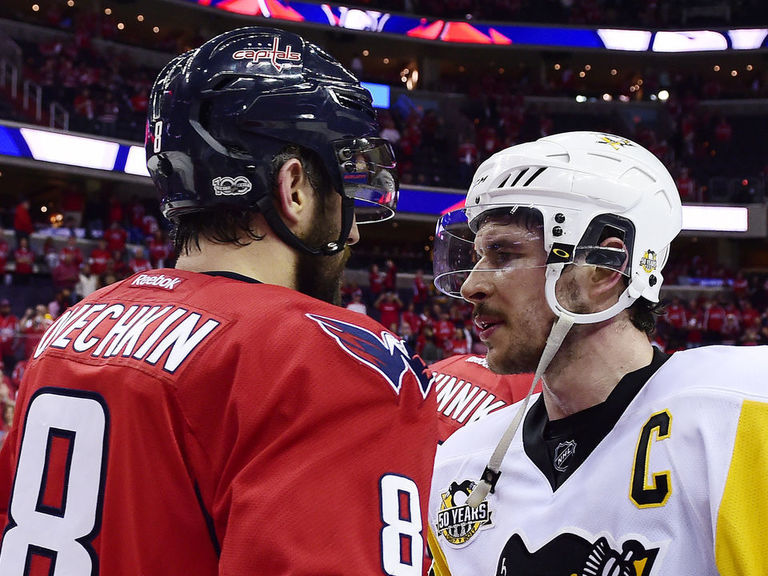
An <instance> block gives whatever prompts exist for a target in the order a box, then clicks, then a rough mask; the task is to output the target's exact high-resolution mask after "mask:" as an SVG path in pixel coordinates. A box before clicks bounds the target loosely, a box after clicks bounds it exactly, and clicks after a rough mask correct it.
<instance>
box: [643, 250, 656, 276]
mask: <svg viewBox="0 0 768 576" xmlns="http://www.w3.org/2000/svg"><path fill="white" fill-rule="evenodd" d="M640 266H642V267H643V270H645V271H646V272H647V273H649V274H650V273H651V272H653V271H654V270H656V268H657V267H658V262H657V261H656V252H654V251H653V250H646V251H645V254H643V257H642V258H640Z"/></svg>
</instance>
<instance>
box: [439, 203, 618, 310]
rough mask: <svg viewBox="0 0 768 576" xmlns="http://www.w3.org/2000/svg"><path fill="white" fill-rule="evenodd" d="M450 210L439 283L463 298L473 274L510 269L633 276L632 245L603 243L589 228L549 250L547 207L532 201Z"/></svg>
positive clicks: (444, 220)
mask: <svg viewBox="0 0 768 576" xmlns="http://www.w3.org/2000/svg"><path fill="white" fill-rule="evenodd" d="M468 211H469V210H467V209H460V210H455V211H453V212H449V213H447V214H444V215H443V216H442V217H441V218H440V220H439V221H438V223H437V230H436V231H435V246H434V253H433V258H434V275H435V287H436V288H437V289H438V290H440V291H441V292H442V293H444V294H446V295H448V296H452V297H455V298H461V287H462V285H463V284H464V282H465V281H466V279H467V278H468V277H469V275H470V273H476V274H479V273H489V274H504V273H507V272H510V271H513V270H521V269H531V268H544V267H546V265H547V264H555V263H560V264H575V265H577V266H599V267H602V268H610V269H611V270H614V271H617V272H620V273H622V274H625V275H628V273H629V267H628V266H627V262H628V252H627V249H626V247H621V248H617V247H611V246H604V245H600V244H601V238H600V237H599V236H598V235H597V231H596V230H592V229H591V228H592V227H588V229H587V231H586V233H585V234H584V236H583V237H582V243H580V244H579V245H577V246H572V245H567V244H558V243H553V244H552V246H551V247H550V249H549V252H548V253H547V252H545V241H544V227H543V224H542V223H543V222H544V221H545V218H544V215H543V214H542V210H539V209H537V208H531V207H528V206H525V207H523V206H509V205H484V206H475V207H473V208H472V209H471V214H472V215H473V216H474V218H473V219H472V221H469V220H468V218H467V212H468Z"/></svg>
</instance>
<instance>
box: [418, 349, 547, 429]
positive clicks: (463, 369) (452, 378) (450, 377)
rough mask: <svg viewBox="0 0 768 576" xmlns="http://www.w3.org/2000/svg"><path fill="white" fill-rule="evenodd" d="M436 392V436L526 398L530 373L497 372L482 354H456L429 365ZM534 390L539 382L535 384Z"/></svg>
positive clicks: (538, 386) (531, 375)
mask: <svg viewBox="0 0 768 576" xmlns="http://www.w3.org/2000/svg"><path fill="white" fill-rule="evenodd" d="M429 368H430V372H431V373H432V385H433V386H434V388H435V391H436V392H437V415H438V419H437V426H438V436H439V437H440V441H441V442H442V441H443V440H445V439H446V438H448V436H450V435H451V434H453V433H454V432H455V431H456V430H458V429H459V428H461V427H462V426H464V425H465V424H469V423H470V422H474V421H476V420H480V419H481V418H484V417H485V416H487V415H488V414H490V413H492V412H495V411H496V410H499V409H500V408H504V406H508V405H510V404H514V403H515V402H517V401H518V400H522V399H523V398H525V395H526V394H527V393H528V390H529V389H530V387H531V384H532V383H533V374H496V373H495V372H492V371H491V369H490V368H488V364H487V363H486V361H485V357H484V356H478V355H476V354H458V355H456V356H451V357H449V358H445V359H444V360H440V361H439V362H435V363H434V364H431V365H430V367H429ZM535 391H536V392H540V391H541V385H540V384H537V385H536V390H535Z"/></svg>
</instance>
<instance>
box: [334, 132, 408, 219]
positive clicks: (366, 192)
mask: <svg viewBox="0 0 768 576" xmlns="http://www.w3.org/2000/svg"><path fill="white" fill-rule="evenodd" d="M333 145H334V149H335V151H336V158H337V159H338V161H339V170H340V171H341V179H342V181H343V182H344V195H345V196H346V197H347V198H354V199H355V218H356V220H357V223H358V224H366V223H368V222H377V221H381V220H387V219H388V218H391V217H392V216H394V214H395V208H397V197H398V190H399V183H398V179H397V171H396V165H397V163H396V162H395V154H394V152H393V150H392V145H391V144H390V143H389V142H388V141H387V140H385V139H383V138H354V139H345V140H337V141H336V142H334V143H333Z"/></svg>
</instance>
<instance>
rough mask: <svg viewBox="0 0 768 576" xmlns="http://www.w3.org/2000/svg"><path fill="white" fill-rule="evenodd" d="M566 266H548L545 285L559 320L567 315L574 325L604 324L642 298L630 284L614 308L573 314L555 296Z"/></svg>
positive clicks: (547, 295)
mask: <svg viewBox="0 0 768 576" xmlns="http://www.w3.org/2000/svg"><path fill="white" fill-rule="evenodd" d="M564 266H565V264H561V263H557V264H547V272H546V283H545V285H544V291H545V295H546V297H547V304H549V307H550V308H551V309H552V312H554V313H555V315H556V316H558V318H560V317H562V316H563V315H567V316H568V317H570V318H571V321H572V322H573V323H574V324H595V323H597V322H602V321H603V320H609V319H610V318H613V317H614V316H616V314H618V313H619V312H621V311H622V310H624V309H626V308H629V307H630V306H631V305H632V303H633V302H634V301H635V300H637V298H638V297H639V296H640V293H638V292H637V290H635V289H634V287H633V286H632V283H631V282H630V285H629V286H628V287H627V288H626V290H624V292H622V293H621V295H620V296H619V299H618V300H617V301H616V303H615V304H614V305H613V306H610V307H608V308H606V309H605V310H601V311H600V312H592V313H590V314H577V313H575V312H571V311H570V310H568V309H567V308H565V307H564V306H563V305H562V304H560V302H559V301H558V300H557V295H556V294H555V286H556V285H557V281H558V280H559V279H560V274H561V273H562V271H563V267H564Z"/></svg>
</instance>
